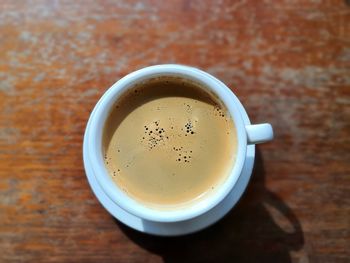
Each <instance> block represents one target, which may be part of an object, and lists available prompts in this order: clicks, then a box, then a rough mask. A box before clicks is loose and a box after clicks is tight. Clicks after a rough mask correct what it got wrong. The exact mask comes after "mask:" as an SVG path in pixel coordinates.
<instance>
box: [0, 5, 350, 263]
mask: <svg viewBox="0 0 350 263" xmlns="http://www.w3.org/2000/svg"><path fill="white" fill-rule="evenodd" d="M159 63H181V64H188V65H193V66H196V67H199V68H202V69H204V70H206V71H208V72H209V73H212V74H214V75H215V76H217V77H218V78H220V79H221V80H222V81H224V82H225V83H226V84H227V85H229V87H231V88H232V89H233V90H234V92H235V93H236V94H237V95H238V97H239V98H240V99H241V101H242V102H243V104H244V105H245V107H246V109H247V111H248V113H249V115H250V117H251V120H252V121H253V122H264V121H269V122H271V123H272V124H273V126H274V129H275V135H276V138H275V141H274V142H272V143H269V144H264V145H261V146H259V150H258V156H257V161H256V167H255V172H254V174H253V179H252V181H251V184H250V185H249V188H248V190H247V192H246V194H245V196H244V197H243V199H242V201H241V202H240V203H239V205H238V206H237V207H236V208H235V209H234V210H233V211H231V212H230V214H229V215H228V216H227V217H225V218H224V219H223V220H222V221H220V222H219V223H218V224H216V225H214V226H213V227H211V228H209V229H207V230H205V231H202V232H200V233H197V234H194V235H190V236H187V237H180V238H157V237H151V236H147V235H143V234H140V233H138V232H136V231H133V230H131V229H129V228H127V227H125V226H122V225H121V224H120V223H118V222H117V221H116V220H115V219H113V218H112V217H111V216H110V215H109V214H108V213H107V212H106V211H105V210H104V209H103V207H102V206H101V205H100V204H99V203H98V201H97V200H96V198H95V196H94V195H93V194H92V192H91V190H90V187H89V185H88V183H87V180H86V177H85V173H84V169H83V164H82V139H83V133H84V128H85V124H86V121H87V119H88V117H89V113H90V112H91V110H92V108H93V106H94V104H95V103H96V101H97V100H98V98H99V97H100V96H101V95H102V94H103V92H104V91H105V90H106V89H107V88H108V87H110V86H111V85H112V84H113V83H114V82H115V81H116V80H118V79H119V78H120V77H122V76H124V75H125V74H127V73H129V72H131V71H133V70H136V69H138V68H141V67H144V66H147V65H152V64H159ZM0 109H1V111H0V262H7V261H13V262H19V261H29V262H224V261H225V262H302V263H305V262H349V260H350V196H349V193H350V141H349V140H350V3H349V1H340V0H339V1H335V0H334V1H332V0H324V1H322V0H317V1H316V0H314V1H302V0H296V1H289V0H285V1H277V0H276V1H272V0H270V1H268V0H265V1H260V0H259V1H258V0H249V1H248V0H245V1H214V0H213V1H211V0H206V1H200V0H198V1H189V0H188V1H166V0H159V1H158V0H157V1H156V0H153V1H152V0H149V1H10V0H9V1H3V0H1V1H0Z"/></svg>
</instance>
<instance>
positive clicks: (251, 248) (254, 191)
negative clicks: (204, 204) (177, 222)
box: [118, 149, 304, 262]
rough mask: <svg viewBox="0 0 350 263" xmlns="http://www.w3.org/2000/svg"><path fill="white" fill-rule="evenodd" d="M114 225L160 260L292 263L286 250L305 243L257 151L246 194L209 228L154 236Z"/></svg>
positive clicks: (297, 223)
mask: <svg viewBox="0 0 350 263" xmlns="http://www.w3.org/2000/svg"><path fill="white" fill-rule="evenodd" d="M118 225H119V226H120V229H121V230H122V231H123V232H124V233H125V234H126V235H127V236H128V237H129V238H130V239H131V240H132V241H134V242H135V243H136V244H138V245H139V246H141V247H142V248H144V249H147V250H148V251H151V252H152V253H156V254H159V255H160V256H162V258H163V260H164V262H291V257H290V251H293V250H299V249H301V248H302V247H303V244H304V236H303V232H302V228H301V225H300V223H299V221H298V218H297V217H296V216H295V214H294V213H293V211H292V210H291V209H290V208H289V207H288V206H287V205H286V204H285V203H284V202H283V200H281V199H280V198H279V197H278V196H277V195H276V194H274V193H272V192H270V191H269V190H268V189H266V187H265V172H264V166H263V161H262V157H261V153H260V151H259V149H257V152H256V161H255V167H254V171H253V175H252V179H251V182H250V184H249V186H248V189H247V191H246V193H245V194H244V196H243V198H242V199H241V201H240V202H239V203H238V204H237V205H236V207H235V208H234V209H233V210H232V211H231V212H229V213H228V214H227V215H226V216H225V217H224V218H223V219H222V220H221V221H219V222H218V223H216V224H214V225H213V226H211V227H209V228H207V229H205V230H202V231H200V232H198V233H195V234H191V235H187V236H181V237H157V236H151V235H146V234H143V233H140V232H138V231H135V230H133V229H131V228H129V227H127V226H125V225H123V224H122V223H119V222H118Z"/></svg>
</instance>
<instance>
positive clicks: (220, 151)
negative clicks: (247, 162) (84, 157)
mask: <svg viewBox="0 0 350 263" xmlns="http://www.w3.org/2000/svg"><path fill="white" fill-rule="evenodd" d="M103 148H104V149H103V152H104V157H105V165H106V168H107V170H108V173H109V174H110V176H111V177H112V179H113V181H114V182H115V183H116V184H117V186H119V188H121V189H122V190H123V191H125V193H126V194H128V195H129V196H130V197H131V198H133V199H135V200H136V201H138V202H140V203H142V204H144V205H146V206H149V207H153V208H157V209H159V208H164V209H171V208H173V207H176V208H178V207H179V206H186V205H188V204H192V203H193V202H196V201H198V200H201V199H202V198H205V197H206V196H208V195H210V194H213V193H214V192H215V191H216V189H217V187H218V186H219V185H220V184H222V183H223V182H224V181H225V180H226V179H227V177H228V175H229V174H230V172H231V169H232V167H233V165H234V162H235V159H236V154H237V134H236V128H235V126H234V123H233V120H232V118H231V116H230V114H229V113H228V111H227V109H226V108H225V107H224V106H223V103H222V102H220V100H219V99H218V98H217V97H216V96H214V95H212V94H209V92H208V91H206V90H205V89H204V88H203V87H202V86H201V85H199V84H198V83H195V82H192V81H188V80H184V79H182V78H179V77H157V78H153V79H150V80H147V81H145V82H143V83H139V84H137V85H135V86H133V87H132V88H131V89H129V90H128V91H127V92H126V93H125V94H123V95H122V96H121V97H120V98H119V99H118V101H117V102H116V104H115V105H114V106H113V108H112V110H111V111H110V113H109V116H108V118H107V121H106V123H105V126H104V131H103Z"/></svg>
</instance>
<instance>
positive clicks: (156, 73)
mask: <svg viewBox="0 0 350 263" xmlns="http://www.w3.org/2000/svg"><path fill="white" fill-rule="evenodd" d="M159 77H173V78H179V79H183V80H186V81H191V82H195V83H199V85H200V86H201V87H202V88H204V89H206V91H207V92H208V93H212V94H215V96H216V97H217V98H218V99H219V100H220V101H221V102H222V103H223V104H224V106H225V108H226V109H227V111H228V112H229V115H230V117H231V118H232V121H233V123H234V126H235V134H236V138H237V149H236V157H235V161H234V162H233V163H232V166H231V167H230V172H229V174H228V176H227V178H225V180H224V181H223V182H222V183H221V184H220V185H219V186H218V187H217V189H215V191H214V192H213V193H212V194H210V195H208V196H207V197H205V198H202V199H200V200H198V201H195V202H191V204H189V205H187V206H179V207H175V208H171V209H157V208H155V207H150V206H147V205H146V204H144V203H142V202H140V201H139V200H136V199H134V198H133V197H132V196H130V195H128V194H127V193H126V192H125V191H124V190H123V189H122V187H120V186H119V185H118V184H116V183H115V182H114V181H113V179H112V177H111V176H110V174H109V172H108V170H107V167H106V163H105V160H104V150H103V148H104V146H103V134H104V127H105V123H106V121H107V119H108V117H109V114H110V112H111V109H112V108H113V107H115V105H116V102H118V100H120V99H121V97H122V96H123V95H124V94H126V93H127V92H129V91H130V89H132V88H133V87H135V85H138V84H139V83H144V82H145V81H147V80H149V79H152V78H153V79H154V78H159ZM236 101H237V98H236V97H235V95H234V94H233V92H232V91H231V90H230V89H229V88H228V87H227V86H226V85H225V84H224V83H222V82H221V81H220V80H218V79H217V78H215V77H213V76H212V75H210V74H208V73H206V72H204V71H201V70H199V69H196V68H193V67H188V66H183V65H171V64H170V65H156V66H151V67H147V68H143V69H140V70H137V71H135V72H132V73H130V74H128V75H127V76H125V77H123V78H122V79H120V80H119V81H118V82H116V83H115V84H114V85H113V86H112V87H111V88H110V89H108V90H107V91H106V92H105V94H104V95H103V96H102V97H101V99H100V100H99V101H98V103H97V104H96V106H95V109H94V114H93V115H91V117H90V120H89V123H90V136H89V137H88V138H87V139H88V141H87V144H88V145H89V148H88V149H89V150H88V151H87V154H86V155H87V156H86V158H84V162H89V165H90V167H91V169H92V170H93V173H94V175H95V177H96V180H97V182H98V184H99V185H100V186H101V188H102V190H103V191H104V192H105V194H106V195H107V196H108V197H109V198H110V199H111V200H112V201H113V202H114V203H115V204H116V205H118V206H119V207H121V208H122V209H124V210H125V211H127V212H128V213H131V214H133V215H135V216H137V217H139V218H141V219H144V220H148V221H153V222H168V223H170V222H171V223H174V222H179V221H184V220H190V219H193V218H196V217H198V216H200V215H202V214H204V213H206V212H208V211H209V210H211V209H213V208H214V207H215V206H217V205H218V204H219V203H220V202H222V201H223V200H224V199H225V197H226V196H227V195H228V194H229V193H230V192H231V191H232V189H234V186H235V184H236V182H237V180H238V178H239V176H240V175H241V172H242V169H243V165H244V163H245V161H246V160H245V158H246V150H247V146H248V145H250V144H257V143H263V142H266V141H269V140H272V139H273V130H272V127H271V125H270V124H268V123H263V124H254V125H245V124H244V121H243V119H242V116H241V113H240V111H239V109H238V105H237V103H236ZM213 154H215V153H213ZM151 165H152V164H151ZM153 165H157V164H153Z"/></svg>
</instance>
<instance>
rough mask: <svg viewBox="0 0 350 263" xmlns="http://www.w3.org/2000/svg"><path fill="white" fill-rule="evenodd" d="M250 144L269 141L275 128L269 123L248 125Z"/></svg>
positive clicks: (246, 127)
mask: <svg viewBox="0 0 350 263" xmlns="http://www.w3.org/2000/svg"><path fill="white" fill-rule="evenodd" d="M245 129H246V131H247V139H248V144H258V143H263V142H268V141H271V140H272V139H273V129H272V126H271V124H269V123H261V124H252V125H246V126H245Z"/></svg>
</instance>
